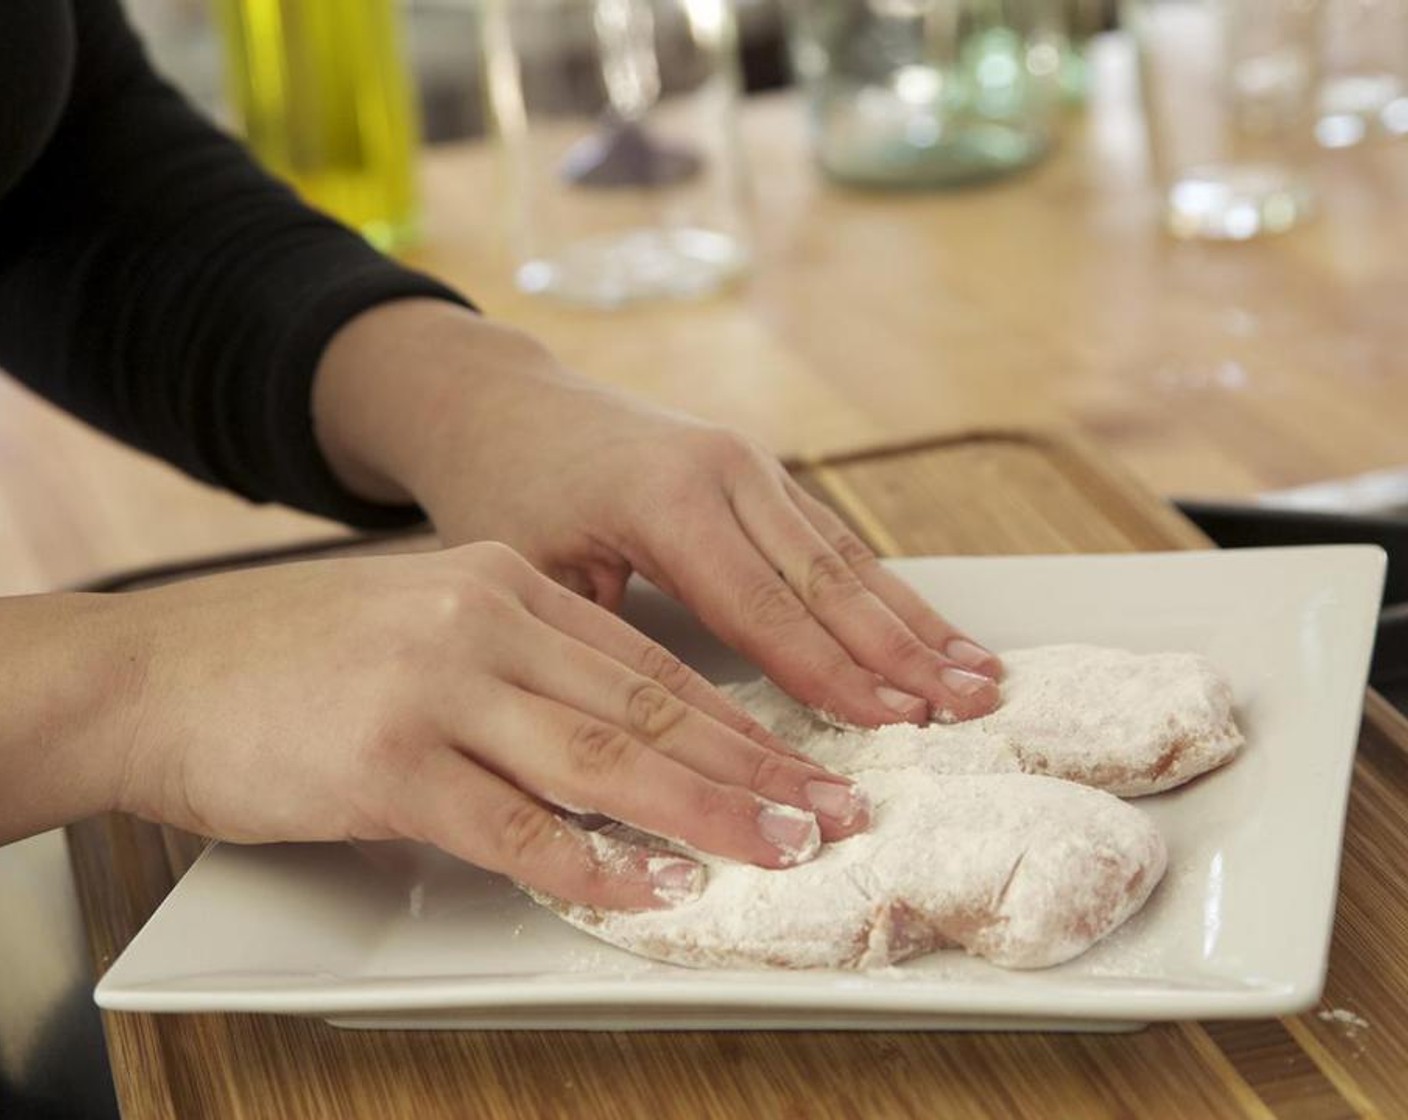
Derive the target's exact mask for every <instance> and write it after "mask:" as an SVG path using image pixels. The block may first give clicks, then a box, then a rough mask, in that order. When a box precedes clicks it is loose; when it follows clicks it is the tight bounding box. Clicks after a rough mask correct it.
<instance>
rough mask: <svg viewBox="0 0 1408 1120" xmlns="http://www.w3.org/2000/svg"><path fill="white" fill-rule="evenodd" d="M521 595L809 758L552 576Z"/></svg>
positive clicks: (734, 724) (742, 729) (629, 662)
mask: <svg viewBox="0 0 1408 1120" xmlns="http://www.w3.org/2000/svg"><path fill="white" fill-rule="evenodd" d="M519 594H520V598H521V600H522V602H523V604H524V606H526V607H527V608H528V610H529V611H530V612H531V613H532V614H533V615H534V616H535V617H537V618H538V619H540V620H542V621H543V622H545V623H547V624H548V625H549V626H551V627H553V628H554V629H556V630H559V631H561V632H562V633H564V634H567V635H569V636H571V637H573V638H576V639H577V640H578V641H580V642H585V643H586V644H587V645H589V646H592V647H594V648H595V649H598V650H600V651H601V652H602V653H604V654H606V655H607V656H608V657H611V658H612V659H614V660H615V661H617V662H619V663H620V664H622V665H624V666H625V667H626V668H628V669H631V670H634V671H635V672H636V673H639V674H640V675H641V676H643V677H648V678H649V679H651V680H653V681H655V682H657V683H658V684H660V685H661V686H662V687H664V688H666V689H668V690H669V691H670V692H672V693H674V694H675V695H676V696H678V697H679V698H680V699H681V700H683V701H685V703H687V704H690V705H692V706H693V707H695V708H698V709H699V710H700V711H701V712H703V713H705V714H706V715H708V716H710V717H712V718H713V719H715V720H717V721H718V722H719V723H721V724H723V725H724V726H725V727H728V728H731V729H732V730H734V731H736V732H738V733H739V734H740V735H743V736H746V737H747V738H748V739H751V740H752V741H753V742H755V743H757V744H759V745H760V746H763V747H766V748H767V749H768V750H771V751H776V752H778V753H780V754H785V755H787V756H788V757H790V758H795V759H798V760H799V761H801V762H810V761H811V760H810V759H808V758H807V757H806V756H805V755H803V754H799V753H798V752H797V751H795V750H793V749H792V748H791V747H790V746H788V744H787V743H785V742H784V741H783V740H782V739H780V738H778V737H777V736H776V735H774V734H772V732H770V731H768V730H767V728H765V727H763V725H762V724H760V723H758V721H757V720H755V719H753V717H752V716H750V715H748V713H747V712H745V711H744V710H743V709H742V708H740V707H739V706H738V705H737V704H735V703H734V702H733V701H732V700H730V699H729V698H728V697H727V696H725V695H724V694H723V693H722V692H720V691H719V690H718V689H717V688H715V687H714V686H713V685H712V684H710V683H709V682H708V681H707V680H705V678H704V677H703V676H701V675H700V674H699V673H697V672H695V671H694V670H693V669H691V668H690V667H689V666H688V665H686V664H685V663H684V662H683V661H681V660H680V659H679V658H678V657H676V656H675V655H674V654H672V653H671V652H670V651H669V650H667V649H665V647H664V646H662V645H660V644H659V643H657V642H653V641H651V640H650V639H649V638H647V637H646V636H645V635H644V634H642V633H641V632H640V631H639V630H637V629H636V628H635V627H633V626H631V625H630V624H629V623H627V622H626V621H625V620H623V619H621V618H618V617H617V616H616V615H614V614H611V613H610V612H609V611H607V610H603V609H602V608H600V607H598V606H597V605H595V604H593V603H590V602H588V601H587V600H585V599H583V598H582V597H581V596H580V595H574V594H572V593H571V592H570V591H564V589H563V588H561V587H559V586H557V585H556V584H555V583H553V582H552V581H550V580H541V581H534V582H533V583H532V584H531V585H530V586H528V587H526V588H523V589H522V590H521V591H520V592H519Z"/></svg>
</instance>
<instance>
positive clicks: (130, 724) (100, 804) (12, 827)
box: [0, 594, 145, 843]
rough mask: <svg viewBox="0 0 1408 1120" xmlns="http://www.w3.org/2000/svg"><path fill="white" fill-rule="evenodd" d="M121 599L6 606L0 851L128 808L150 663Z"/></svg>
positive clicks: (40, 600)
mask: <svg viewBox="0 0 1408 1120" xmlns="http://www.w3.org/2000/svg"><path fill="white" fill-rule="evenodd" d="M119 599H120V597H118V596H107V595H84V594H64V595H35V596H25V597H20V598H14V599H6V600H3V601H0V621H2V622H3V625H0V629H2V630H3V632H4V633H5V637H6V640H5V643H4V648H3V649H0V710H3V711H4V712H5V721H4V726H3V727H0V843H3V842H4V841H6V840H12V839H15V838H17V837H19V836H25V835H29V834H32V833H34V832H38V831H41V830H43V829H46V828H52V827H55V826H57V825H60V824H65V823H67V822H69V821H74V820H78V819H80V818H82V817H86V816H91V815H92V814H94V813H98V812H103V811H105V810H108V809H113V808H117V807H119V805H120V803H121V800H122V787H123V783H124V780H125V774H126V771H127V765H128V758H129V754H130V752H131V750H132V746H133V740H134V738H135V735H136V732H137V728H138V726H139V725H140V722H141V721H140V718H139V714H138V713H139V710H140V704H141V681H142V678H143V674H144V666H145V655H144V653H143V650H142V648H141V642H140V640H139V638H138V636H137V634H136V632H135V630H134V629H133V628H132V627H130V626H128V625H127V624H126V622H125V612H124V611H123V610H122V609H121V605H120V602H119Z"/></svg>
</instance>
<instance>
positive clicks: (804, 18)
mask: <svg viewBox="0 0 1408 1120" xmlns="http://www.w3.org/2000/svg"><path fill="white" fill-rule="evenodd" d="M787 12H788V17H789V21H790V30H791V46H792V56H793V65H794V68H795V69H796V72H797V76H798V78H799V79H800V81H801V83H802V85H803V86H804V87H805V90H806V93H807V98H808V102H809V108H810V113H811V123H812V133H813V137H814V141H815V146H816V154H817V158H818V161H819V162H820V164H821V167H822V169H823V170H824V171H826V172H827V174H829V175H830V176H831V177H832V178H834V179H837V180H840V181H842V182H847V183H856V184H860V185H865V186H945V185H949V184H955V183H962V182H968V181H971V180H974V179H982V178H987V177H990V176H994V175H1000V174H1003V173H1005V172H1008V171H1012V170H1015V169H1017V168H1019V167H1024V166H1026V165H1027V164H1029V163H1032V162H1033V161H1034V160H1036V159H1037V158H1038V157H1040V156H1041V155H1042V154H1043V153H1044V152H1045V151H1046V149H1047V145H1048V142H1049V139H1050V126H1051V118H1052V113H1053V109H1054V107H1055V104H1056V102H1057V101H1058V99H1059V92H1060V70H1061V62H1062V58H1061V53H1062V52H1061V47H1062V38H1061V21H1060V9H1059V5H1058V4H1057V3H1055V2H1054V0H788V3H787Z"/></svg>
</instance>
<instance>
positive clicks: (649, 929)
mask: <svg viewBox="0 0 1408 1120" xmlns="http://www.w3.org/2000/svg"><path fill="white" fill-rule="evenodd" d="M857 780H858V782H859V784H860V785H862V786H863V787H864V789H865V790H866V792H867V793H868V794H869V795H870V796H871V798H872V799H873V801H874V823H873V824H872V826H871V828H870V829H869V830H868V831H866V832H864V833H861V834H859V835H857V836H853V837H850V838H848V839H846V840H842V841H838V842H836V843H832V844H829V845H827V846H826V847H824V848H823V849H822V851H821V854H820V855H819V856H818V857H817V858H816V859H814V860H812V861H811V862H809V863H805V864H801V865H799V866H797V867H792V868H787V869H785V870H780V871H770V870H767V869H764V868H760V867H754V866H751V865H749V864H741V863H734V862H732V861H729V860H723V859H718V858H716V857H712V856H707V855H699V854H698V853H694V854H695V855H696V856H697V857H698V858H700V859H701V861H702V862H703V863H704V864H705V865H706V866H707V867H708V869H709V884H708V887H707V888H706V889H705V891H704V894H703V895H702V896H701V898H700V899H698V900H697V901H695V902H692V903H688V904H685V905H683V906H679V907H676V908H674V909H667V910H651V911H638V912H631V913H627V912H620V911H614V912H603V911H596V910H592V909H589V908H586V907H576V906H564V905H563V904H561V903H558V902H555V901H552V900H548V899H542V898H540V901H543V902H545V903H547V904H548V905H550V906H551V907H552V908H553V909H554V910H556V911H557V912H558V913H560V914H562V915H563V916H564V917H565V918H567V919H568V920H569V921H570V922H572V923H573V924H574V925H577V926H579V927H580V928H582V929H585V930H587V931H588V932H591V933H593V934H594V935H596V936H597V937H600V938H601V939H602V940H604V941H608V942H610V943H612V944H615V945H619V946H621V947H623V948H626V949H630V950H632V951H634V952H637V953H640V954H642V955H644V956H648V957H655V958H658V959H662V960H669V961H674V962H676V963H679V964H689V965H696V966H712V967H734V966H744V967H747V966H758V965H783V966H788V967H792V968H825V967H850V968H875V967H883V966H886V965H889V964H893V963H895V962H897V961H901V960H904V959H906V958H908V957H911V956H915V955H918V954H920V953H925V952H929V951H930V950H932V949H935V948H940V947H943V946H945V945H962V946H964V947H965V948H967V949H968V950H969V951H970V952H974V953H977V954H980V955H982V956H985V957H987V958H989V959H990V960H992V961H994V962H995V963H998V964H1003V965H1007V966H1009V967H1017V968H1029V967H1041V966H1044V965H1049V964H1055V963H1058V962H1059V961H1062V960H1067V959H1069V958H1070V957H1073V956H1075V955H1077V954H1078V953H1081V952H1083V951H1084V950H1085V949H1086V948H1087V947H1089V946H1090V945H1091V944H1092V943H1093V942H1094V941H1096V940H1098V939H1099V938H1100V937H1102V936H1104V934H1106V933H1108V932H1109V931H1110V930H1111V929H1114V928H1115V927H1116V926H1118V925H1119V924H1120V923H1121V922H1122V921H1124V920H1125V918H1127V917H1128V916H1129V915H1130V914H1131V913H1133V912H1134V911H1135V910H1137V909H1138V908H1139V906H1140V905H1142V904H1143V902H1144V899H1145V898H1146V897H1147V896H1148V893H1149V891H1150V890H1152V889H1153V886H1154V884H1155V883H1157V881H1158V879H1159V877H1160V876H1161V875H1162V874H1163V870H1164V866H1165V861H1166V855H1165V852H1164V846H1163V841H1162V840H1161V839H1160V837H1159V835H1158V833H1157V831H1156V830H1155V828H1154V826H1153V824H1152V823H1151V822H1150V821H1149V820H1148V818H1147V817H1145V815H1144V814H1143V813H1141V812H1140V811H1139V810H1137V809H1134V808H1132V807H1131V806H1128V805H1125V804H1124V803H1123V802H1121V801H1119V800H1117V799H1116V798H1113V797H1110V796H1108V795H1106V794H1103V793H1100V792H1098V791H1095V790H1090V789H1085V788H1082V787H1080V786H1075V785H1072V784H1071V783H1068V782H1059V781H1055V780H1052V779H1048V778H1038V777H1031V776H1027V775H992V776H976V777H961V776H960V777H945V776H941V775H938V774H935V773H932V772H931V771H929V770H927V769H923V768H914V769H908V770H885V771H867V772H864V773H861V774H858V775H857ZM594 842H595V843H596V844H598V845H610V844H612V843H625V842H638V843H640V842H643V843H647V844H655V845H656V846H658V844H659V842H658V841H652V840H651V839H650V838H648V837H642V836H640V835H639V834H637V833H634V832H632V831H631V830H629V829H625V828H621V827H620V826H615V827H614V828H613V829H612V830H611V832H610V834H609V835H608V834H597V839H596V840H595V841H594Z"/></svg>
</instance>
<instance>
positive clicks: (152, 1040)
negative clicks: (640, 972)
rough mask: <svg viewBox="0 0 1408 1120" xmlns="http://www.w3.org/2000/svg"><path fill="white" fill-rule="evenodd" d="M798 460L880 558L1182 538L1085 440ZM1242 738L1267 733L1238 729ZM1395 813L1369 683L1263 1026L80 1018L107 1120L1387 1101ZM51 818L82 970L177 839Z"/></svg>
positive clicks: (1398, 889)
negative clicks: (111, 1085) (1308, 969)
mask: <svg viewBox="0 0 1408 1120" xmlns="http://www.w3.org/2000/svg"><path fill="white" fill-rule="evenodd" d="M798 477H799V478H800V480H801V481H802V482H803V484H804V485H806V486H808V487H809V488H810V489H811V490H812V491H813V492H814V493H816V494H818V495H819V496H821V497H823V498H824V499H826V500H828V501H830V502H831V503H832V504H833V505H834V506H835V507H836V508H837V509H838V510H840V511H841V512H842V513H843V514H844V515H845V516H847V517H848V518H849V519H850V521H851V522H852V524H853V525H854V526H855V527H856V529H857V530H858V531H859V532H861V533H863V534H865V535H866V536H867V537H868V538H869V539H870V541H871V542H872V544H874V545H875V546H876V547H877V548H878V549H880V550H881V551H883V552H886V553H889V554H892V555H893V554H900V553H934V552H938V553H992V552H998V553H1031V552H1041V553H1052V552H1081V551H1108V552H1124V551H1132V550H1144V549H1162V548H1180V547H1197V546H1199V545H1200V544H1201V543H1202V540H1201V538H1200V537H1199V535H1198V534H1197V533H1196V531H1195V530H1193V529H1192V528H1191V527H1190V526H1189V525H1188V524H1187V523H1186V522H1184V521H1183V520H1182V519H1181V518H1179V517H1177V516H1176V515H1175V514H1173V513H1172V512H1171V511H1170V510H1169V509H1168V508H1167V507H1165V506H1163V505H1161V504H1160V503H1159V502H1157V501H1156V500H1155V499H1153V498H1152V497H1151V496H1150V495H1148V494H1147V493H1146V492H1144V491H1143V490H1142V489H1141V488H1139V487H1137V486H1133V485H1131V484H1130V483H1129V482H1128V481H1126V480H1125V479H1124V478H1123V477H1122V476H1121V475H1120V474H1119V473H1118V472H1112V471H1111V470H1110V468H1109V467H1108V465H1107V464H1106V463H1105V462H1104V460H1103V459H1102V458H1100V457H1098V456H1092V455H1091V454H1089V453H1088V452H1086V451H1084V450H1082V449H1081V448H1080V447H1075V446H1072V445H1070V444H1069V443H1068V442H1067V441H1065V440H1063V439H1053V438H1051V437H1042V436H1033V435H1029V434H1021V433H1007V434H996V435H992V434H989V435H980V436H973V437H967V438H955V439H953V440H948V441H944V442H940V443H937V444H932V445H924V446H920V447H916V448H912V449H908V450H902V451H898V452H893V453H883V452H881V453H873V454H867V455H861V456H856V457H848V458H843V459H838V460H832V461H828V462H824V463H817V464H813V465H811V466H809V467H805V468H802V469H801V470H800V471H799V475H798ZM980 487H981V488H984V490H985V493H984V496H983V497H978V496H977V495H978V492H979V488H980ZM412 543H414V542H412ZM375 547H378V548H385V547H387V545H386V544H385V543H382V544H379V545H376V546H375ZM159 578H160V579H164V578H170V573H168V574H167V575H166V576H162V577H159ZM150 582H152V581H151V580H145V581H137V582H136V584H135V585H141V584H142V583H150ZM129 585H130V584H129ZM1248 750H1262V751H1274V750H1275V744H1274V743H1265V742H1256V741H1253V742H1252V743H1251V744H1250V745H1249V747H1248ZM1208 780H1213V781H1215V780H1216V777H1215V776H1214V777H1212V778H1210V779H1208ZM1405 819H1408V723H1405V722H1404V721H1403V720H1402V718H1401V717H1399V716H1398V715H1397V714H1396V713H1394V712H1393V711H1392V710H1391V709H1388V708H1387V707H1386V706H1385V705H1383V704H1382V702H1380V701H1377V699H1376V698H1374V699H1373V701H1372V703H1371V706H1370V708H1369V710H1368V719H1367V720H1366V723H1365V727H1364V731H1363V735H1362V738H1361V740H1360V746H1359V758H1358V761H1357V764H1356V768H1355V777H1354V783H1353V787H1352V790H1351V798H1350V808H1349V820H1348V825H1347V832H1346V842H1345V849H1344V862H1343V868H1342V873H1341V880H1340V896H1339V910H1338V919H1337V922H1336V926H1335V935H1334V942H1333V946H1332V949H1331V956H1330V967H1329V979H1328V984H1327V987H1326V990H1325V995H1324V999H1323V1001H1322V1002H1321V1003H1320V1005H1319V1006H1318V1007H1317V1008H1315V1009H1313V1010H1312V1011H1311V1012H1309V1013H1307V1014H1303V1015H1297V1016H1288V1017H1286V1018H1283V1019H1277V1020H1261V1021H1243V1022H1220V1023H1196V1022H1184V1023H1164V1024H1156V1025H1154V1026H1151V1027H1149V1028H1147V1029H1145V1030H1143V1031H1139V1032H1136V1033H1133V1034H1116V1035H1101V1034H1057V1033H992V1032H986V1033H984V1032H977V1033H948V1034H945V1033H942V1032H939V1033H924V1032H918V1033H891V1032H864V1031H862V1032H821V1031H817V1032H741V1033H739V1032H703V1031H687V1032H665V1033H657V1032H639V1033H632V1032H625V1033H619V1032H598V1033H593V1032H541V1031H477V1032H475V1031H471V1032H446V1033H439V1032H395V1031H391V1032H388V1031H339V1030H336V1029H333V1028H331V1027H328V1026H326V1025H325V1024H323V1023H321V1022H318V1021H315V1020H305V1019H293V1018H279V1017H275V1016H261V1015H140V1014H124V1013H108V1014H105V1016H104V1019H105V1027H106V1032H107V1036H108V1040H109V1046H110V1048H111V1051H112V1054H113V1067H114V1075H115V1077H116V1080H117V1087H118V1094H119V1097H120V1099H121V1101H122V1103H123V1108H124V1115H125V1116H127V1117H129V1118H131V1120H136V1118H142V1120H147V1118H159V1120H167V1118H171V1120H175V1118H183V1117H188V1116H231V1117H236V1116H240V1117H243V1116H249V1117H255V1116H261V1117H262V1116H290V1117H294V1116H296V1117H298V1118H299V1120H314V1118H323V1117H327V1118H329V1120H334V1118H335V1120H358V1118H362V1117H365V1118H367V1120H373V1118H375V1120H393V1118H399V1117H407V1118H412V1117H413V1118H415V1120H435V1118H438V1117H442V1116H443V1117H447V1118H448V1117H456V1118H458V1117H462V1116H475V1117H486V1118H487V1117H493V1118H496V1120H497V1118H505V1120H506V1118H508V1117H524V1118H525V1120H527V1118H532V1120H539V1118H544V1117H561V1118H563V1120H595V1118H602V1120H613V1118H623V1120H624V1118H634V1117H647V1116H648V1117H653V1118H661V1120H665V1118H671V1120H673V1118H680V1120H685V1118H691V1120H692V1118H696V1117H699V1118H703V1117H710V1118H712V1117H739V1116H760V1117H784V1116H785V1117H808V1118H813V1117H815V1118H817V1120H827V1118H835V1120H854V1118H861V1117H863V1118H864V1120H889V1118H901V1117H914V1118H921V1117H922V1118H926V1120H927V1118H930V1117H944V1118H949V1117H965V1118H969V1117H972V1118H978V1117H992V1118H994V1120H1011V1118H1014V1117H1033V1118H1037V1117H1052V1116H1058V1117H1070V1118H1077V1117H1078V1118H1080V1120H1100V1118H1105V1117H1108V1118H1111V1120H1114V1118H1119V1117H1130V1116H1151V1117H1160V1118H1163V1117H1189V1118H1197V1120H1207V1118H1211V1117H1249V1118H1258V1120H1259V1118H1265V1117H1270V1116H1273V1115H1285V1116H1292V1115H1293V1116H1296V1117H1300V1118H1302V1120H1322V1118H1323V1120H1329V1118H1339V1117H1348V1116H1356V1115H1359V1116H1385V1117H1387V1116H1392V1115H1401V1114H1402V1102H1403V1100H1404V1099H1405V1095H1408V1073H1405V1071H1408V1016H1405V1011H1404V1009H1405V1007H1408V923H1405V921H1404V915H1405V914H1406V913H1408V877H1405V872H1404V868H1405V867H1408V832H1405V830H1404V828H1403V821H1404V820H1405ZM69 832H70V837H69V839H70V847H71V849H72V852H73V856H74V866H75V871H76V874H77V880H78V886H79V892H80V896H81V899H82V902H83V906H84V910H85V913H86V916H87V923H88V930H89V935H90V946H91V949H92V952H93V957H94V961H95V965H96V967H97V970H98V971H99V972H101V971H103V970H104V969H105V968H106V967H107V965H108V964H110V963H111V962H112V960H113V959H114V957H115V956H116V954H117V953H118V952H119V951H120V950H121V948H122V947H123V946H124V945H125V944H126V943H127V941H128V940H129V939H130V938H131V937H132V935H133V934H134V933H135V932H136V930H137V929H138V927H139V926H140V925H141V924H142V922H143V921H144V920H145V919H146V917H147V916H148V915H149V914H150V913H151V912H152V910H153V909H154V908H155V907H156V905H157V904H158V903H159V902H160V901H161V899H162V898H163V897H164V896H165V894H166V892H167V891H168V890H169V889H170V887H171V885H172V883H173V882H174V881H175V879H176V878H179V876H180V875H181V874H182V873H183V872H184V871H185V869H186V868H187V867H188V866H189V865H190V862H191V860H192V859H193V858H194V855H195V854H196V853H197V852H198V851H199V850H200V846H201V845H200V841H199V840H198V839H197V838H195V837H191V836H189V835H186V834H182V833H177V832H174V831H172V830H163V829H159V828H157V827H155V826H153V825H149V824H145V823H143V822H140V821H136V820H133V819H132V818H127V817H121V816H112V817H107V818H100V819H96V820H92V821H87V822H84V823H83V824H81V825H78V826H76V827H74V828H72V829H70V830H69ZM1303 935H1304V934H1303V933H1302V932H1301V931H1295V930H1290V931H1287V936H1303ZM583 936H584V937H585V935H583Z"/></svg>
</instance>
